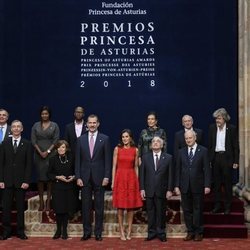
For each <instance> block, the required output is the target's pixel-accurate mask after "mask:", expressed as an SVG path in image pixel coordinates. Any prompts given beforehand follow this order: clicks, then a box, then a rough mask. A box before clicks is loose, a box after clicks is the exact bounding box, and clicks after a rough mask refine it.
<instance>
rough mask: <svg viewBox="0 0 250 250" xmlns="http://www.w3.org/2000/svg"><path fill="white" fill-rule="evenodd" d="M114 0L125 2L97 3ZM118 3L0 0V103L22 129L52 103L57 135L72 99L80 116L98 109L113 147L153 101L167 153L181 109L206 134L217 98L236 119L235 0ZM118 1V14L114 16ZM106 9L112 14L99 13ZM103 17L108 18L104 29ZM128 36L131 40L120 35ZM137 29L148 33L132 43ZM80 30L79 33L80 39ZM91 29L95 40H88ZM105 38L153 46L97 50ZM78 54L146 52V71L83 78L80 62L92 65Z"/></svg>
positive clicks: (137, 127)
mask: <svg viewBox="0 0 250 250" xmlns="http://www.w3.org/2000/svg"><path fill="white" fill-rule="evenodd" d="M115 2H116V3H124V2H122V1H114V2H112V1H109V2H106V3H107V4H108V3H115ZM104 3H105V2H104ZM125 3H126V2H125ZM127 3H129V4H132V5H133V7H131V5H130V6H127V7H119V8H118V7H114V8H111V7H105V6H102V4H103V2H101V1H98V0H85V1H82V0H23V1H8V0H1V1H0V9H1V10H0V25H1V27H0V32H1V34H0V46H1V50H0V66H1V72H0V73H1V74H0V81H1V85H0V100H1V101H0V107H4V108H6V109H7V110H8V111H9V112H10V120H13V119H17V118H18V119H21V120H22V121H23V123H24V126H25V135H26V137H30V129H31V126H32V125H33V123H34V122H35V121H37V120H39V108H40V106H42V105H49V106H50V107H51V108H52V120H53V121H56V122H57V123H58V124H59V126H60V128H61V132H62V133H61V135H63V131H64V126H65V124H66V123H69V122H71V121H72V119H73V110H74V107H75V106H84V107H85V109H86V113H87V115H88V114H90V113H96V114H98V115H99V117H100V121H101V127H100V130H101V131H102V132H104V133H106V134H107V135H109V136H110V138H111V141H112V144H113V146H115V144H116V143H117V140H118V136H119V133H120V131H121V130H122V129H123V128H130V129H132V131H133V132H134V134H135V137H136V139H137V138H138V136H139V132H140V131H141V129H143V128H145V127H146V113H147V112H148V111H150V110H155V111H156V112H157V113H158V115H159V123H160V126H161V127H162V128H164V129H166V131H167V134H168V145H169V147H168V148H169V150H168V151H169V152H170V153H172V144H173V138H174V133H175V131H177V130H179V129H180V128H181V117H182V115H183V114H186V113H188V114H191V115H192V116H193V117H194V119H195V126H196V127H199V128H202V129H203V130H204V132H205V133H207V128H208V125H209V123H211V122H213V119H212V112H213V111H214V110H215V109H217V108H219V107H225V108H226V109H227V110H228V111H229V113H230V115H231V117H232V122H233V123H235V124H236V123H237V96H238V89H237V1H236V0H209V1H200V0H147V1H145V0H144V1H140V0H133V1H132V0H131V1H129V2H127ZM117 9H118V10H121V11H122V14H117V15H115V14H114V11H115V10H117ZM110 10H112V11H113V14H110V12H109V13H108V12H107V13H105V14H103V13H104V11H110ZM91 11H92V13H91ZM98 11H100V12H99V14H98ZM124 12H125V13H124ZM117 13H118V12H117ZM94 23H95V24H97V25H98V30H95V29H94V30H93V29H92V30H91V28H88V29H87V30H86V31H85V30H84V32H83V30H82V24H84V25H85V26H86V25H88V27H92V26H91V25H93V24H94ZM103 23H108V25H109V30H108V31H107V30H106V31H105V27H104V26H105V25H104V26H103ZM114 23H115V24H116V25H120V24H121V23H123V24H124V31H123V32H122V31H121V30H119V31H117V32H116V33H114V32H113V31H112V29H113V26H114ZM138 23H139V24H138ZM149 23H153V28H152V27H151V29H150V28H149V27H148V24H149ZM128 24H129V25H131V27H132V30H131V32H130V30H129V28H128ZM136 24H138V25H137V26H136ZM143 25H145V27H144V28H145V29H143ZM85 26H84V27H85ZM103 27H104V28H103ZM103 29H104V30H103ZM142 29H143V30H142ZM107 35H109V36H111V37H112V36H115V39H118V38H119V37H120V36H124V39H126V44H125V45H123V44H121V43H119V41H118V40H116V41H115V44H114V45H108V42H107V41H106V40H105V41H104V42H103V43H104V44H102V42H101V40H100V39H101V38H100V36H104V38H103V39H106V36H107ZM131 35H132V36H135V40H136V42H135V43H136V44H133V41H129V40H128V39H129V38H128V36H131ZM140 35H142V36H144V39H145V40H147V38H148V37H149V36H150V35H152V39H153V42H152V41H151V43H149V44H145V43H144V44H142V45H141V44H138V36H140ZM81 36H84V37H85V38H86V39H88V41H87V42H86V43H84V44H82V43H81ZM91 36H96V37H97V39H99V40H97V42H96V43H97V44H94V41H92V43H91V41H90V39H91V38H90V37H91ZM124 41H125V40H124ZM120 42H121V41H120ZM90 47H92V48H94V49H95V55H90V54H87V55H86V56H83V55H81V49H89V48H90ZM114 47H116V48H128V49H130V48H135V49H138V48H140V49H142V48H146V49H148V50H149V49H150V48H153V50H154V54H153V55H145V54H144V55H142V54H140V55H131V54H129V55H126V56H123V55H121V54H119V55H112V56H107V55H106V56H105V55H101V54H100V53H101V52H100V51H101V50H102V49H103V48H104V49H108V48H112V49H113V48H114ZM84 58H88V59H93V58H96V59H98V58H99V59H103V60H104V59H105V58H109V59H112V58H127V59H133V58H134V59H135V60H136V59H138V58H141V59H145V58H153V59H154V60H155V62H154V66H153V68H154V75H153V76H143V77H140V76H138V77H137V76H121V77H117V76H108V77H105V76H99V77H84V76H83V75H81V74H82V72H83V70H84V69H85V68H96V67H95V66H94V64H92V65H91V66H90V67H88V66H86V67H85V66H83V65H82V61H81V60H82V59H84ZM83 82H84V86H82V87H81V85H82V83H83ZM152 83H153V84H152ZM128 85H131V87H129V86H128Z"/></svg>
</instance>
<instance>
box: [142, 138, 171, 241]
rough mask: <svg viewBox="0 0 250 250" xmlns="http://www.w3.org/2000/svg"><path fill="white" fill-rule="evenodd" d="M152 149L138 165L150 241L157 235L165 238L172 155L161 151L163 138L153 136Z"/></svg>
mask: <svg viewBox="0 0 250 250" xmlns="http://www.w3.org/2000/svg"><path fill="white" fill-rule="evenodd" d="M151 147H152V151H151V152H149V153H147V154H144V155H143V157H142V164H141V166H140V169H139V170H140V190H141V197H142V199H143V200H145V199H146V208H147V214H148V237H147V238H146V239H145V240H146V241H150V240H152V239H154V238H156V237H158V238H159V239H160V240H161V241H162V242H165V241H166V240H167V238H166V198H170V197H171V196H172V189H173V180H172V179H173V178H172V156H171V155H169V154H167V153H165V152H162V148H163V140H162V139H161V138H160V137H158V136H155V137H154V138H153V139H152V143H151Z"/></svg>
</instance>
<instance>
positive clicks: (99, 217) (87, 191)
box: [81, 182, 104, 235]
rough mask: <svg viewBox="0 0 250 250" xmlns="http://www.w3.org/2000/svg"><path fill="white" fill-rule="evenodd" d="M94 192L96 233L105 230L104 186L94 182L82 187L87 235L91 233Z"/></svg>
mask: <svg viewBox="0 0 250 250" xmlns="http://www.w3.org/2000/svg"><path fill="white" fill-rule="evenodd" d="M93 194H94V211H95V229H94V234H95V235H101V234H102V230H103V213H104V187H102V186H97V185H95V184H94V183H93V182H92V183H88V185H86V186H84V187H83V188H82V194H81V195H82V196H81V197H82V219H83V229H84V234H85V235H91V233H92V227H91V221H92V217H91V212H92V195H93Z"/></svg>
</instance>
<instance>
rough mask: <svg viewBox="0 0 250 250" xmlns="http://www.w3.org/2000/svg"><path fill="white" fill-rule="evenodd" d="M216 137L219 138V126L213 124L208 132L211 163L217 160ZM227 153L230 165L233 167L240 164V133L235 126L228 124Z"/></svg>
mask: <svg viewBox="0 0 250 250" xmlns="http://www.w3.org/2000/svg"><path fill="white" fill-rule="evenodd" d="M216 136H217V126H216V124H212V125H210V127H209V132H208V150H209V160H210V162H211V163H213V162H214V158H215V147H216ZM225 151H226V152H225V153H226V158H227V160H228V164H229V165H233V164H234V163H237V164H239V152H240V150H239V140H238V131H237V129H236V127H235V126H234V125H232V124H227V123H226V141H225Z"/></svg>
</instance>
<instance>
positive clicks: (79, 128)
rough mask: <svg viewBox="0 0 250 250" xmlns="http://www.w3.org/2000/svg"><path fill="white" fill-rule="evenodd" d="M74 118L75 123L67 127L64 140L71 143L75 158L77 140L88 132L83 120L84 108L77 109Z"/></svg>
mask: <svg viewBox="0 0 250 250" xmlns="http://www.w3.org/2000/svg"><path fill="white" fill-rule="evenodd" d="M74 117H75V121H74V122H72V123H69V124H67V125H66V127H65V134H64V139H65V140H66V141H67V142H68V143H69V147H70V149H71V152H72V155H73V156H75V148H76V141H77V138H78V137H80V136H81V135H83V133H85V132H86V126H85V124H84V120H83V117H84V108H83V107H76V108H75V112H74Z"/></svg>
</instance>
